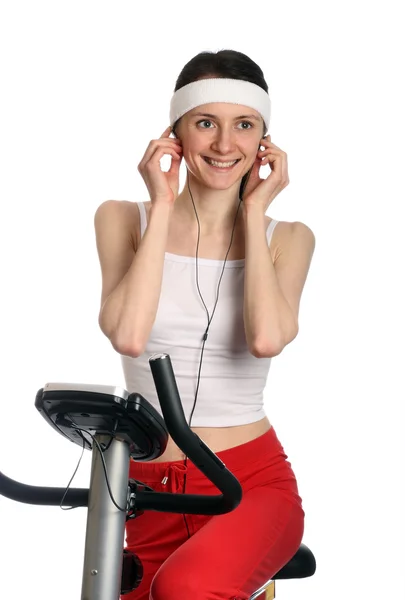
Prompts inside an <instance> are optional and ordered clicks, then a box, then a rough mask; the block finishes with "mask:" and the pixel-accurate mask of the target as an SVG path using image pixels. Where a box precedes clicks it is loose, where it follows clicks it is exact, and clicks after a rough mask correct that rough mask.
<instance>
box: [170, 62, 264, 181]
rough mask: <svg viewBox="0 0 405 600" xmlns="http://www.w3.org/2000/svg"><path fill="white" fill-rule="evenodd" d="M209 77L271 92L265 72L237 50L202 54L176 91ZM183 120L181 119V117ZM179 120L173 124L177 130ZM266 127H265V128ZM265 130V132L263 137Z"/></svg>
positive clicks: (183, 73) (190, 65) (185, 70)
mask: <svg viewBox="0 0 405 600" xmlns="http://www.w3.org/2000/svg"><path fill="white" fill-rule="evenodd" d="M207 77H222V78H229V79H242V80H243V81H250V83H255V84H256V85H258V86H259V87H261V88H262V89H263V90H264V91H265V92H267V93H268V92H269V87H268V85H267V83H266V80H265V79H264V75H263V71H262V70H261V68H260V67H259V65H257V64H256V63H255V62H254V61H253V60H252V59H251V58H249V57H248V56H246V54H243V53H242V52H237V51H236V50H219V51H218V52H200V53H199V54H197V55H196V56H194V57H193V58H192V59H191V60H189V61H188V63H187V64H185V65H184V67H183V69H182V71H181V73H180V75H179V76H178V78H177V81H176V85H175V88H174V91H175V92H177V90H179V89H180V88H182V87H184V86H185V85H187V84H188V83H192V82H193V81H198V80H199V79H204V78H207ZM180 118H181V117H180ZM179 120H180V119H178V120H177V121H176V122H175V123H174V124H173V131H174V130H175V128H176V126H177V124H178V122H179ZM264 127H265V126H264ZM264 134H265V129H264V130H263V135H264ZM246 177H247V174H246V175H244V176H243V178H242V181H241V187H240V189H241V190H242V189H243V186H244V184H245V179H246Z"/></svg>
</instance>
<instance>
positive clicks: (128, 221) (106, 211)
mask: <svg viewBox="0 0 405 600" xmlns="http://www.w3.org/2000/svg"><path fill="white" fill-rule="evenodd" d="M136 204H137V203H136V202H132V201H130V200H105V201H104V202H102V203H101V204H100V206H99V207H98V208H97V210H96V214H95V220H97V219H106V220H109V219H110V217H111V215H114V216H115V217H117V218H118V219H119V220H120V221H121V222H122V224H123V225H124V226H125V228H126V229H127V232H128V234H129V235H130V239H131V241H132V244H133V247H134V250H135V251H136V249H137V248H138V247H139V243H140V215H139V208H138V207H137V206H136Z"/></svg>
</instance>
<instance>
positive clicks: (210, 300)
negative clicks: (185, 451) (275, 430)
mask: <svg viewBox="0 0 405 600" xmlns="http://www.w3.org/2000/svg"><path fill="white" fill-rule="evenodd" d="M137 204H138V207H139V210H140V217H141V237H142V236H143V234H144V232H145V229H146V227H147V222H146V210H145V206H144V204H143V203H137ZM277 223H278V221H276V220H275V219H273V220H272V221H271V222H270V224H269V226H268V228H267V231H266V237H267V242H268V245H270V240H271V236H272V234H273V231H274V228H275V226H276V225H277ZM244 263H245V259H239V260H227V261H226V263H225V268H224V273H223V276H222V280H221V284H220V287H219V298H218V303H217V307H216V309H215V313H214V316H213V318H212V321H211V324H210V327H209V331H208V337H207V340H206V342H205V347H204V352H203V356H202V366H201V375H200V385H199V388H198V394H197V402H196V407H195V410H194V413H193V417H192V420H191V426H192V427H231V426H235V425H245V424H247V423H254V422H255V421H259V420H260V419H262V418H263V417H265V416H266V413H265V411H264V408H263V390H264V387H265V385H266V380H267V376H268V372H269V369H270V363H271V358H255V357H254V356H253V355H252V354H251V353H250V352H249V349H248V346H247V343H246V337H245V330H244V324H243V286H244ZM223 265H224V260H213V259H208V258H198V284H199V287H200V290H201V295H202V297H203V298H204V302H205V304H206V306H207V310H208V314H209V317H211V314H212V311H213V309H214V306H215V301H216V294H217V288H218V282H219V278H220V276H221V272H222V268H223ZM207 325H208V317H207V312H206V310H205V307H204V305H203V303H202V300H201V298H200V295H199V293H198V289H197V283H196V259H195V257H190V256H179V255H177V254H171V253H170V252H166V253H165V258H164V267H163V278H162V289H161V294H160V298H159V305H158V309H157V313H156V318H155V322H154V324H153V327H152V330H151V333H150V336H149V340H148V342H147V344H146V348H145V351H144V352H143V354H142V355H141V356H139V357H137V358H132V357H129V356H124V355H121V361H122V367H123V371H124V377H125V381H126V389H127V390H128V391H129V392H138V393H139V394H141V395H142V396H144V398H146V400H148V402H150V403H151V404H152V405H153V407H154V408H155V409H156V410H157V411H158V412H159V413H160V414H161V415H162V410H161V408H160V403H159V400H158V397H157V393H156V388H155V384H154V381H153V377H152V372H151V370H150V367H149V358H150V357H151V356H152V354H155V353H167V354H169V355H170V359H171V362H172V366H173V371H174V375H175V377H176V381H177V387H178V390H179V394H180V398H181V401H182V405H183V409H184V414H185V418H186V420H187V422H189V419H190V415H191V411H192V409H193V405H194V398H195V393H196V389H197V382H198V371H199V365H200V358H201V349H202V345H203V340H202V338H203V335H204V333H205V330H206V328H207Z"/></svg>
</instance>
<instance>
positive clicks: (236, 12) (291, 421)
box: [0, 0, 405, 600]
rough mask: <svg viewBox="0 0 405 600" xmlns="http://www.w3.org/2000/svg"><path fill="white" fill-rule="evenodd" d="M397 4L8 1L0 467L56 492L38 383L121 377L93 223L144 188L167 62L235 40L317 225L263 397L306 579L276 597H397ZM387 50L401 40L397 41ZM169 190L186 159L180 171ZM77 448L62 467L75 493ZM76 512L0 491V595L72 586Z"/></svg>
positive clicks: (76, 570)
mask: <svg viewBox="0 0 405 600" xmlns="http://www.w3.org/2000/svg"><path fill="white" fill-rule="evenodd" d="M398 8H399V3H397V5H396V4H395V3H394V2H391V3H386V4H385V5H384V7H383V6H382V5H381V3H380V2H378V3H377V2H358V1H357V2H355V1H353V0H350V1H346V2H343V1H342V0H341V1H340V2H334V3H330V2H321V1H318V2H315V1H307V2H299V1H298V0H297V1H295V2H287V1H286V2H282V3H281V2H272V1H269V0H266V2H261V3H254V4H253V3H243V4H237V3H228V2H226V3H220V2H218V1H216V2H211V1H207V0H206V1H205V2H203V3H193V2H191V3H190V2H160V3H159V2H151V3H150V4H149V3H148V4H147V5H146V4H141V3H139V2H135V1H133V2H122V1H121V2H119V1H118V2H117V1H116V0H115V1H114V2H112V1H111V2H97V3H96V2H89V1H87V2H86V1H83V0H82V1H80V2H72V1H69V2H44V1H39V2H28V1H27V2H18V1H14V2H9V3H8V4H6V3H3V5H2V8H1V12H0V23H1V25H0V51H1V57H2V59H1V73H0V75H1V88H2V90H1V140H0V151H1V170H2V177H1V181H0V194H1V217H0V244H1V280H0V281H1V296H0V299H1V349H2V362H1V371H2V373H1V383H2V402H1V425H2V427H1V436H0V456H1V463H0V469H1V470H2V471H3V472H4V473H6V474H7V475H9V476H10V477H13V478H15V479H17V480H20V481H24V482H26V483H30V484H37V485H50V486H66V485H67V483H68V481H69V479H70V477H71V475H72V473H73V471H74V469H75V467H76V464H77V461H78V459H79V456H80V453H81V448H80V447H79V446H76V445H73V444H70V443H68V442H67V441H65V440H64V439H63V438H62V437H61V436H59V435H57V434H56V433H55V431H53V430H52V429H51V428H50V427H49V426H48V425H47V424H46V423H45V421H44V420H43V419H42V418H41V416H40V415H39V414H38V413H37V411H36V409H35V407H34V400H35V395H36V393H37V391H38V390H39V389H40V388H41V387H43V386H44V384H45V383H46V382H49V381H55V382H57V381H65V382H89V383H100V384H101V383H105V384H117V385H122V386H124V387H125V382H124V379H123V375H122V373H121V365H120V361H119V356H118V354H116V353H115V351H114V350H113V348H112V346H111V345H110V343H109V341H108V340H107V338H106V337H105V336H104V335H103V334H102V332H101V331H100V329H99V327H98V322H97V320H98V311H99V301H100V293H101V272H100V268H99V263H98V256H97V251H96V244H95V234H94V225H93V218H94V213H95V211H96V209H97V207H98V206H99V205H100V204H101V203H102V202H103V201H104V200H107V199H119V200H122V199H125V200H131V201H144V200H148V194H147V189H146V186H145V184H144V182H143V180H142V178H141V176H140V175H139V173H138V171H137V165H138V163H139V162H140V160H141V158H142V156H143V153H144V151H145V149H146V146H147V145H148V143H149V141H150V140H151V139H153V138H158V137H160V136H161V134H162V132H163V131H164V129H165V128H166V127H167V126H168V124H169V120H168V111H169V102H170V98H171V95H172V90H173V88H174V85H175V80H176V78H177V76H178V74H179V73H180V71H181V69H182V67H183V66H184V64H185V63H186V62H188V60H190V59H191V58H192V57H193V56H194V55H195V54H197V53H198V52H200V51H202V50H214V51H216V50H220V49H222V48H231V49H234V50H239V51H241V52H244V53H246V54H248V55H249V56H250V57H251V58H252V59H253V60H254V61H255V62H257V63H258V64H259V65H260V66H261V68H262V69H263V71H264V75H265V77H266V80H267V82H268V84H269V93H270V96H271V100H272V117H271V124H270V134H271V136H272V141H273V143H274V144H276V145H277V146H279V147H280V148H281V149H283V150H284V151H286V152H287V154H288V163H289V174H290V185H289V186H288V187H287V188H286V189H285V190H283V191H282V193H281V194H280V195H279V196H278V197H277V198H276V199H275V201H274V202H273V203H272V205H271V206H270V207H269V209H268V211H267V214H268V215H269V216H272V217H274V218H276V219H279V220H287V221H302V222H304V223H306V224H307V225H309V226H310V227H311V229H312V230H313V231H314V233H315V235H316V250H315V254H314V258H313V261H312V265H311V269H310V273H309V276H308V279H307V283H306V286H305V289H304V293H303V297H302V303H301V310H300V333H299V335H298V337H297V338H296V339H295V340H294V342H293V343H292V344H291V345H289V346H288V347H286V348H285V349H284V351H283V352H282V353H281V354H280V355H279V356H277V357H276V358H274V359H273V363H272V366H271V370H270V376H269V380H268V384H267V387H266V390H265V407H266V411H267V414H268V416H269V418H270V420H271V421H272V423H273V424H274V427H275V429H276V431H277V434H278V436H279V438H280V440H281V441H282V443H283V445H284V446H285V449H286V452H287V454H288V456H289V459H290V460H291V462H292V465H293V468H294V470H295V473H296V476H297V479H298V483H299V489H300V493H301V496H302V498H303V501H304V509H305V512H306V525H305V534H304V539H303V542H304V543H305V544H307V545H308V546H309V547H310V548H311V549H312V551H313V552H314V554H315V556H316V560H317V572H316V574H315V575H314V576H313V577H311V578H308V579H303V580H292V581H280V582H279V583H278V584H277V598H278V599H279V600H290V599H291V600H292V599H293V598H296V599H298V598H299V599H300V600H309V599H311V600H325V599H328V600H335V599H336V600H338V599H339V600H340V599H342V598H345V600H357V599H358V598H367V597H369V598H377V597H383V598H385V599H387V600H400V599H404V598H405V586H404V581H403V578H402V577H401V576H400V572H401V571H402V573H403V570H404V560H405V556H404V549H403V546H404V544H403V538H404V533H405V531H404V517H403V507H404V466H405V465H404V462H405V461H404V443H403V434H402V430H403V423H404V421H403V399H404V386H403V377H402V376H401V373H403V366H404V352H403V339H404V333H405V332H404V319H403V309H404V305H405V298H404V285H403V274H404V268H403V265H402V263H403V261H404V242H403V231H404V224H403V219H402V218H401V215H402V214H403V203H404V200H405V197H404V184H403V172H404V168H403V165H404V158H405V156H404V152H403V139H404V133H405V128H404V117H403V106H404V100H405V99H404V95H403V93H402V95H401V86H402V85H403V62H402V61H401V60H400V56H401V55H402V54H403V51H404V47H403V46H404V44H403V24H402V22H401V20H400V19H399V11H398ZM401 46H402V47H401ZM182 178H183V180H182V182H181V183H182V184H184V170H183V172H182ZM90 459H91V456H90V453H89V452H86V454H85V457H84V459H83V461H82V465H81V467H80V470H79V472H78V474H77V476H76V478H75V480H74V483H73V485H74V486H75V487H81V486H84V487H86V486H87V485H88V476H89V467H90ZM85 519H86V512H85V509H76V510H72V511H67V512H63V511H62V510H60V508H57V507H50V508H46V507H35V506H34V507H33V506H29V505H24V504H19V503H15V502H12V501H10V500H8V499H5V498H3V497H0V527H1V532H0V553H1V561H0V568H1V577H0V595H1V596H2V597H3V598H20V597H21V598H22V597H24V598H26V597H40V598H42V599H43V600H54V599H55V598H58V600H72V599H75V598H79V597H80V589H81V569H82V558H83V548H84V534H85Z"/></svg>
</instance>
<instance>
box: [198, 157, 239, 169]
mask: <svg viewBox="0 0 405 600" xmlns="http://www.w3.org/2000/svg"><path fill="white" fill-rule="evenodd" d="M203 158H204V160H205V162H206V163H207V164H209V165H211V166H212V167H216V168H217V169H230V168H231V167H233V166H234V165H236V163H238V162H239V160H240V159H239V158H237V159H236V160H233V161H230V162H218V161H217V160H213V159H212V158H208V156H204V157H203Z"/></svg>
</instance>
